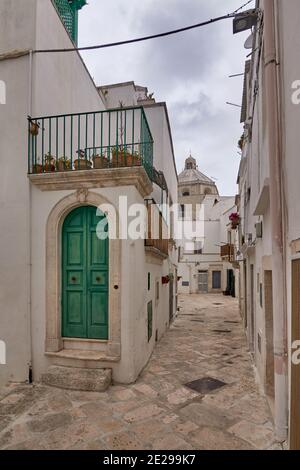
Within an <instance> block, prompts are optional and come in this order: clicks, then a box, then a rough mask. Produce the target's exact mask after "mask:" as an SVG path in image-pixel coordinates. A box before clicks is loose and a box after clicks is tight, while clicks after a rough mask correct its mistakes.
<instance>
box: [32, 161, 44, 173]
mask: <svg viewBox="0 0 300 470" xmlns="http://www.w3.org/2000/svg"><path fill="white" fill-rule="evenodd" d="M32 173H43V166H42V165H41V164H40V163H36V164H35V165H33V167H32Z"/></svg>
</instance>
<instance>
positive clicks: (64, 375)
mask: <svg viewBox="0 0 300 470" xmlns="http://www.w3.org/2000/svg"><path fill="white" fill-rule="evenodd" d="M111 378H112V371H111V369H85V368H82V367H65V366H50V367H49V369H48V370H47V372H46V373H45V374H43V375H42V379H41V381H42V383H43V384H44V385H49V386H51V387H57V388H63V389H68V390H80V391H84V392H105V390H107V389H108V387H109V386H110V384H111Z"/></svg>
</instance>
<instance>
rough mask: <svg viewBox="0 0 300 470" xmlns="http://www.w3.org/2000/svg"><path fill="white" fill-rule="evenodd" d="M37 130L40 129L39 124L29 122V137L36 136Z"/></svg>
mask: <svg viewBox="0 0 300 470" xmlns="http://www.w3.org/2000/svg"><path fill="white" fill-rule="evenodd" d="M39 129H40V123H39V122H34V121H30V124H29V132H30V134H31V135H38V133H39Z"/></svg>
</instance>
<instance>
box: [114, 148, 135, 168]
mask: <svg viewBox="0 0 300 470" xmlns="http://www.w3.org/2000/svg"><path fill="white" fill-rule="evenodd" d="M140 165H141V159H140V157H139V156H137V155H132V154H131V153H129V152H122V151H121V152H118V153H117V152H113V153H112V166H113V167H114V168H116V167H130V166H140Z"/></svg>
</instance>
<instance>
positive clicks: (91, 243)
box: [62, 206, 109, 339]
mask: <svg viewBox="0 0 300 470" xmlns="http://www.w3.org/2000/svg"><path fill="white" fill-rule="evenodd" d="M96 210H97V209H96V207H92V206H82V207H78V208H77V209H75V210H73V211H72V212H71V213H70V214H69V215H68V216H67V217H66V219H65V221H64V225H63V231H62V335H63V336H64V337H71V338H90V339H108V256H109V253H108V245H109V243H108V238H107V239H106V240H99V238H98V237H97V235H96V227H97V224H98V223H99V222H100V221H101V219H103V218H104V217H105V216H104V215H102V217H98V216H96ZM106 229H107V227H106Z"/></svg>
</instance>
